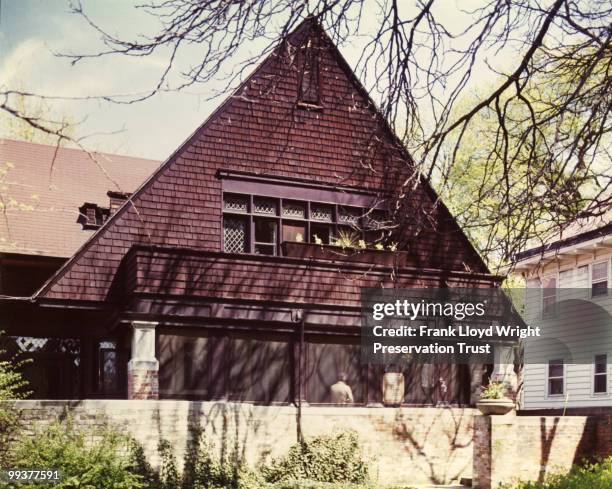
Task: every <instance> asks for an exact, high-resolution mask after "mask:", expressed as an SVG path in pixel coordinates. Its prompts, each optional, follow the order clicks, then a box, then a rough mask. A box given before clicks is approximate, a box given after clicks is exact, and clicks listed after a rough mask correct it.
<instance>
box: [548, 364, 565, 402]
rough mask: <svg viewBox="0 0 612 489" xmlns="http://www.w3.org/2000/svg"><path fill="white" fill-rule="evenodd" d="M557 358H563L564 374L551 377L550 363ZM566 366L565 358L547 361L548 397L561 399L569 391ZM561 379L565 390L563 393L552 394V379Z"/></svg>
mask: <svg viewBox="0 0 612 489" xmlns="http://www.w3.org/2000/svg"><path fill="white" fill-rule="evenodd" d="M556 360H561V362H562V365H563V374H562V376H561V377H551V376H550V363H551V362H554V361H556ZM566 367H567V364H566V362H565V358H560V357H557V358H551V359H549V360H548V361H547V362H546V365H545V368H546V397H548V398H551V399H559V398H563V397H565V395H566V393H567V385H566V382H567V371H566ZM559 378H560V379H561V380H562V382H563V392H562V393H561V394H551V393H550V380H551V379H559Z"/></svg>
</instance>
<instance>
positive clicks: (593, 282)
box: [589, 260, 610, 297]
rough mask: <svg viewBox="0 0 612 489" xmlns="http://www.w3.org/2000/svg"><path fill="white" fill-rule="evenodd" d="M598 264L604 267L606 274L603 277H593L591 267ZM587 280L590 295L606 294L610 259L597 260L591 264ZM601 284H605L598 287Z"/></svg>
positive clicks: (603, 295)
mask: <svg viewBox="0 0 612 489" xmlns="http://www.w3.org/2000/svg"><path fill="white" fill-rule="evenodd" d="M600 265H604V266H605V267H606V276H605V277H604V278H597V279H594V277H593V275H594V274H593V268H594V267H596V266H600ZM589 282H590V284H589V285H590V289H591V297H605V296H607V295H608V289H609V282H610V260H604V261H597V262H595V263H592V264H591V273H590V276H589ZM602 284H603V285H605V287H600V286H601V285H602Z"/></svg>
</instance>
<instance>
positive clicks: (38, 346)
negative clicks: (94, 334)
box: [0, 336, 83, 399]
mask: <svg viewBox="0 0 612 489" xmlns="http://www.w3.org/2000/svg"><path fill="white" fill-rule="evenodd" d="M15 357H17V358H18V359H19V360H23V361H25V364H24V366H23V369H22V373H23V377H24V379H25V380H26V381H27V382H28V385H27V387H26V388H25V389H26V390H27V391H30V392H31V395H30V398H31V399H79V398H80V397H81V387H82V368H83V362H82V351H81V340H80V339H79V338H52V337H45V338H42V337H30V336H1V337H0V361H3V360H7V361H11V360H12V359H13V358H15Z"/></svg>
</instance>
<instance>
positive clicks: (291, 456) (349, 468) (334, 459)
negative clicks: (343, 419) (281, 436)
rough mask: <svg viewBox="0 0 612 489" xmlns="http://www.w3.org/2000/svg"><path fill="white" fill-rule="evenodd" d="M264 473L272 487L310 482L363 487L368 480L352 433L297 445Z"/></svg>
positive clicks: (333, 435) (337, 434) (264, 469)
mask: <svg viewBox="0 0 612 489" xmlns="http://www.w3.org/2000/svg"><path fill="white" fill-rule="evenodd" d="M262 473H263V476H264V477H265V479H266V480H267V481H268V482H273V483H274V482H285V481H296V480H310V481H314V482H348V483H353V484H361V483H364V482H366V481H367V480H368V469H367V465H366V463H365V462H364V460H363V459H362V456H361V450H360V448H359V439H358V437H357V434H356V433H355V432H353V431H345V432H340V433H335V434H332V435H323V436H318V437H316V438H313V439H312V440H310V441H308V442H304V443H301V444H300V443H297V444H295V445H293V446H292V447H291V448H290V449H289V453H288V454H287V455H285V456H284V457H280V458H278V459H275V460H273V461H272V463H271V464H270V466H268V467H262ZM288 487H290V486H288ZM298 487H299V486H298ZM305 487H307V486H305Z"/></svg>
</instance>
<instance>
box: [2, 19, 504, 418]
mask: <svg viewBox="0 0 612 489" xmlns="http://www.w3.org/2000/svg"><path fill="white" fill-rule="evenodd" d="M175 116H176V117H179V116H180V115H179V114H176V115H175ZM144 166H146V164H144V165H143V169H144ZM16 168H18V166H16ZM39 168H40V167H39ZM43 168H46V165H45V166H43ZM149 168H150V167H149ZM87 175H88V174H87V173H85V172H83V173H82V174H81V176H82V178H83V179H85V178H87V179H88V178H89V177H88V176H87ZM134 177H136V176H135V175H134ZM135 179H136V180H137V179H138V178H135ZM131 182H132V183H133V182H134V180H131ZM104 184H105V185H106V182H105V183H104ZM126 187H127V188H126V189H125V190H127V191H131V190H133V188H130V185H126ZM122 190H123V189H122ZM125 190H124V191H125ZM100 197H101V195H96V196H92V197H91V198H90V197H89V196H87V195H82V194H81V195H80V196H79V199H78V202H81V201H83V202H81V204H79V205H81V206H82V205H85V204H86V203H87V205H85V207H83V208H82V213H83V214H85V215H86V216H92V217H91V219H92V221H91V223H92V224H95V225H96V226H97V225H99V228H98V229H96V230H95V231H94V232H93V235H92V236H91V237H89V239H88V240H87V241H86V242H85V243H84V244H83V246H81V247H80V248H79V249H78V250H77V251H76V252H75V253H74V254H72V256H71V257H70V258H69V259H68V260H67V261H66V262H65V263H63V264H62V266H61V267H60V268H59V269H58V270H57V271H56V272H55V273H54V274H53V276H52V277H51V278H50V279H49V280H48V281H46V283H45V284H44V285H43V286H41V287H40V288H39V289H38V290H37V291H36V292H35V293H34V294H33V295H32V296H31V297H27V300H23V299H18V298H7V299H5V300H3V301H2V302H1V303H0V307H1V308H2V309H3V314H7V315H9V314H10V317H12V318H14V319H13V320H12V321H10V324H8V326H7V327H6V328H5V329H7V331H8V333H9V335H11V336H12V337H16V338H24V337H27V338H34V339H33V340H31V341H38V340H36V338H39V339H40V341H50V340H53V341H58V342H60V341H61V342H62V344H63V345H65V346H64V347H62V348H63V350H62V348H59V349H58V351H57V357H58V360H57V361H58V362H63V364H65V365H70V366H71V368H70V369H69V372H70V376H68V374H66V375H65V380H66V383H67V384H69V385H70V386H71V387H72V389H71V390H70V392H66V391H64V392H62V393H61V394H59V393H53V394H52V395H54V396H60V395H61V396H64V397H70V398H74V399H84V398H97V397H110V398H123V399H125V398H127V399H158V398H160V399H186V400H216V399H222V400H234V401H244V402H250V403H258V404H266V405H270V404H300V405H301V404H302V403H308V404H329V403H331V398H330V386H331V385H332V384H334V383H336V382H337V381H338V379H339V378H340V377H341V375H342V374H343V376H344V378H346V383H347V384H348V385H349V386H350V387H351V390H352V394H353V400H354V404H355V405H361V406H366V405H370V404H378V403H380V402H381V400H382V392H381V384H382V375H383V371H382V370H381V369H380V368H378V367H375V366H364V365H362V364H361V362H360V355H359V333H360V330H359V326H360V290H361V288H363V287H376V288H379V287H385V288H390V287H413V288H414V287H459V286H461V287H479V288H495V287H498V286H499V285H500V283H501V281H502V279H503V278H502V277H499V276H496V275H493V274H491V273H490V271H489V270H488V269H487V266H486V265H485V263H484V262H483V260H482V259H481V257H480V256H479V255H478V253H477V252H476V251H475V249H474V248H473V246H472V245H471V244H470V242H469V241H468V239H467V238H466V236H465V235H464V234H463V232H462V231H461V229H460V228H459V227H458V225H457V223H456V221H455V220H454V219H453V217H452V216H451V215H450V213H449V212H448V210H447V209H446V207H445V206H444V205H443V204H442V203H441V202H440V201H439V199H438V197H437V195H436V194H435V192H434V191H433V189H432V188H431V187H430V186H429V184H428V183H427V182H426V181H424V180H419V177H418V175H417V174H416V172H415V170H414V167H413V164H412V160H411V158H410V155H408V154H407V152H406V150H405V149H404V146H403V145H402V144H401V142H400V141H399V140H398V139H397V137H396V136H395V135H394V134H393V132H392V131H391V130H390V128H389V126H388V125H387V124H386V122H385V120H384V117H383V116H382V115H381V114H380V112H379V111H378V110H377V108H376V107H375V105H374V103H373V102H372V100H371V99H370V97H369V95H368V93H367V92H366V91H365V89H364V88H363V87H362V86H361V84H360V83H359V81H358V80H357V79H356V77H355V75H354V73H353V72H352V71H351V69H350V67H349V65H348V64H347V62H346V61H345V60H344V59H343V57H342V56H341V54H340V53H339V51H338V50H337V48H336V47H335V46H334V45H333V43H332V41H331V40H330V38H329V37H327V35H326V34H325V33H324V31H323V30H322V29H321V27H320V26H319V25H318V24H317V23H316V22H315V21H314V20H311V19H308V20H306V21H305V22H303V23H302V24H301V25H300V26H299V27H298V28H297V29H296V30H295V31H294V32H293V33H291V34H290V35H289V36H288V37H287V38H286V39H284V40H283V41H282V42H281V43H280V45H279V46H278V47H277V48H276V49H275V50H274V52H273V53H272V54H271V55H270V56H268V57H267V58H266V59H265V60H264V61H263V62H262V63H261V64H260V65H259V66H258V67H257V68H256V69H255V71H254V72H253V73H252V74H251V75H250V76H249V77H248V78H247V79H246V80H245V81H244V82H243V83H242V84H241V85H240V86H239V87H238V88H237V90H236V91H235V92H234V93H232V94H231V95H230V96H229V97H228V98H227V100H226V101H225V102H223V103H222V104H221V105H220V107H219V108H218V109H217V110H216V111H215V112H214V113H213V114H212V115H211V116H210V117H209V118H208V119H207V120H206V121H205V122H204V123H203V124H202V125H201V126H200V127H199V128H198V129H197V130H196V131H195V132H194V133H193V134H192V135H191V136H189V138H188V139H187V140H186V141H185V142H184V143H183V144H182V145H181V146H180V147H179V148H177V150H176V151H175V152H174V153H173V154H172V155H171V156H170V157H169V158H168V159H167V160H166V161H165V162H164V163H163V164H162V165H161V166H160V167H159V168H158V169H157V170H155V171H154V172H152V173H151V175H150V176H149V177H148V179H147V180H146V181H145V182H144V183H143V184H142V185H141V186H140V187H139V188H138V189H136V190H135V191H133V193H131V195H130V196H129V198H127V199H126V200H125V202H123V203H122V205H121V206H119V207H118V208H116V210H115V209H114V208H113V206H112V205H111V206H110V207H111V208H110V209H107V210H100V206H101V205H102V202H101V200H100ZM75 203H76V202H73V203H72V204H71V205H73V206H74V204H75ZM90 204H95V205H90ZM91 209H93V210H91ZM96 216H100V217H96ZM94 220H95V222H94ZM87 222H90V221H89V217H88V221H87ZM63 232H64V231H62V233H63ZM49 233H51V234H53V233H54V231H53V230H49ZM58 239H63V238H58ZM337 240H342V241H344V242H346V241H348V242H349V243H353V244H354V243H357V242H359V241H362V242H363V244H364V245H365V246H366V247H369V248H372V250H371V251H369V252H368V251H367V250H366V251H363V252H361V253H347V252H346V247H345V249H344V250H343V249H342V248H341V247H334V246H330V245H332V244H333V243H336V242H337ZM378 243H380V244H381V245H383V247H385V248H386V249H387V250H388V249H389V247H391V246H392V247H394V248H395V247H397V249H398V250H400V251H401V252H402V254H401V256H402V260H401V263H398V262H396V261H395V259H394V257H395V256H398V255H395V254H393V252H390V251H376V250H375V249H374V248H375V246H376V244H378ZM349 248H350V246H349ZM70 251H72V250H70ZM376 253H379V254H378V255H376V256H379V257H380V256H384V257H386V259H381V260H378V259H376V260H375V259H373V258H372V257H373V256H374V255H375V254H376ZM387 258H388V259H387ZM25 295H27V294H25ZM4 317H8V316H4ZM68 345H70V346H68ZM60 350H61V351H60ZM58 364H59V363H58ZM420 368H421V366H414V369H415V370H414V371H413V372H411V374H410V375H407V376H406V388H405V397H404V402H403V403H404V404H406V405H416V406H428V405H437V404H439V403H440V402H444V403H447V404H452V405H460V406H467V405H470V404H472V403H473V402H474V392H475V387H477V386H479V385H480V382H481V372H480V371H477V369H474V368H472V367H470V366H467V365H453V366H436V367H435V369H436V371H435V373H434V375H432V377H431V379H432V380H431V382H432V385H431V387H432V388H428V389H423V382H422V380H421V379H422V376H421V375H420V373H419V370H418V369H420ZM442 385H443V386H444V389H442V388H441V386H442ZM442 390H443V392H442ZM35 395H39V394H37V393H35ZM46 395H49V394H46Z"/></svg>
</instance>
